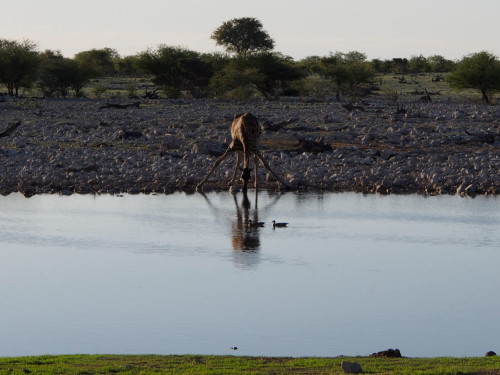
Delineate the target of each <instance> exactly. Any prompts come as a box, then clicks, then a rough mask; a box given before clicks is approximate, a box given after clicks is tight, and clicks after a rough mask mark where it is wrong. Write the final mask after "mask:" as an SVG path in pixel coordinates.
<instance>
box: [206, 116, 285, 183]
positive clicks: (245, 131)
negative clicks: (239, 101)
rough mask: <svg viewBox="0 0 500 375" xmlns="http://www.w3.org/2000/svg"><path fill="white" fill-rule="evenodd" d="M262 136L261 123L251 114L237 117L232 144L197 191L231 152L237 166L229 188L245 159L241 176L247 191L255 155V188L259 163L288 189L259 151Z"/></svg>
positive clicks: (232, 129) (232, 132) (234, 121)
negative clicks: (251, 163) (252, 159)
mask: <svg viewBox="0 0 500 375" xmlns="http://www.w3.org/2000/svg"><path fill="white" fill-rule="evenodd" d="M261 134H262V130H261V128H260V125H259V121H258V120H257V117H255V116H254V115H252V114H251V113H248V112H247V113H243V114H239V115H236V116H235V118H234V120H233V122H232V124H231V138H232V141H231V144H230V145H229V147H228V148H227V149H226V151H225V152H224V153H223V154H222V156H221V157H219V158H218V159H217V160H216V161H215V164H214V165H213V167H212V169H210V171H209V172H208V173H207V175H206V176H205V178H203V180H201V181H200V182H199V183H198V185H196V189H197V190H199V189H202V188H203V185H204V184H205V182H206V181H207V180H208V178H209V177H210V175H211V174H212V173H213V172H214V171H215V169H216V168H217V167H218V166H219V165H220V163H222V161H223V160H224V159H226V158H227V157H228V156H229V154H230V153H231V152H236V157H237V159H236V165H235V168H234V172H233V178H232V179H231V182H230V183H229V184H228V186H232V185H233V183H234V181H235V180H236V174H237V172H238V168H239V166H240V164H241V159H242V158H243V170H242V171H243V172H242V174H241V180H242V181H243V188H242V190H243V191H244V192H246V191H247V187H248V181H249V180H250V168H249V164H250V156H251V154H253V155H254V165H255V181H254V183H255V188H256V189H257V187H258V181H257V180H258V179H257V167H258V164H259V161H260V162H261V163H262V164H263V165H264V167H266V168H267V169H268V170H269V171H270V172H271V173H272V174H273V176H274V177H275V178H276V179H277V180H278V181H279V182H280V183H281V184H282V185H285V186H286V187H288V184H287V183H286V182H284V181H283V180H282V179H281V178H280V177H279V176H278V175H277V174H276V173H275V172H274V171H273V170H272V169H271V167H270V166H269V164H268V163H267V162H266V160H265V159H264V158H263V157H262V154H261V153H260V152H259V150H257V146H258V144H259V137H260V135H261Z"/></svg>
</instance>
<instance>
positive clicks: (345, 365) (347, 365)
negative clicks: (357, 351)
mask: <svg viewBox="0 0 500 375" xmlns="http://www.w3.org/2000/svg"><path fill="white" fill-rule="evenodd" d="M341 366H342V371H344V374H361V373H362V372H363V369H362V368H361V365H360V364H359V363H357V362H348V361H342V364H341Z"/></svg>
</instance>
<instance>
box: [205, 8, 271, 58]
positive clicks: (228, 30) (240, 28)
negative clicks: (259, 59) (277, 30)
mask: <svg viewBox="0 0 500 375" xmlns="http://www.w3.org/2000/svg"><path fill="white" fill-rule="evenodd" d="M210 38H211V39H213V40H215V42H216V44H217V45H218V46H223V47H224V48H225V49H226V51H227V52H228V53H235V54H237V55H246V54H248V53H252V52H264V51H271V50H272V49H273V48H274V40H273V39H272V38H271V37H270V36H269V34H268V33H267V32H266V31H265V30H263V28H262V23H261V22H260V21H259V20H258V19H256V18H250V17H243V18H234V19H232V20H230V21H226V22H224V23H223V24H222V25H221V26H219V27H218V28H217V29H216V30H215V31H214V32H213V33H212V35H211V36H210Z"/></svg>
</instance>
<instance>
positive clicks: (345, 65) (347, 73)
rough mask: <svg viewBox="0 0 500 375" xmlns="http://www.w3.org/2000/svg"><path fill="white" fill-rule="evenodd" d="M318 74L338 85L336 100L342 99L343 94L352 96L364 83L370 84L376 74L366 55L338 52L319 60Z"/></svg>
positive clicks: (356, 52) (353, 52)
mask: <svg viewBox="0 0 500 375" xmlns="http://www.w3.org/2000/svg"><path fill="white" fill-rule="evenodd" d="M315 71H316V73H318V74H320V75H321V76H323V77H325V78H327V79H329V80H331V81H332V82H334V83H335V84H336V95H335V96H336V98H337V100H340V99H341V93H342V92H350V93H351V94H353V93H354V91H355V90H356V89H357V88H358V87H359V86H360V85H361V84H364V83H368V82H370V81H371V80H372V79H373V77H374V73H373V70H372V68H371V65H370V63H369V62H368V61H367V60H366V55H365V54H364V53H361V52H358V51H351V52H348V53H342V52H336V53H335V54H332V53H330V55H329V56H327V57H323V58H321V59H319V61H318V62H317V65H316V67H315Z"/></svg>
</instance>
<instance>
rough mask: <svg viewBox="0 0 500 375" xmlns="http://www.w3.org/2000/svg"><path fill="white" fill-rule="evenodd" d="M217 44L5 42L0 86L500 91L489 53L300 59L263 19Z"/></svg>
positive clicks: (240, 24) (217, 35) (212, 92)
mask: <svg viewBox="0 0 500 375" xmlns="http://www.w3.org/2000/svg"><path fill="white" fill-rule="evenodd" d="M211 39H213V40H214V41H215V42H216V44H217V45H220V46H222V47H224V49H225V50H226V52H225V53H218V52H215V53H198V52H195V51H191V50H189V49H186V48H183V47H174V46H168V45H160V46H158V47H157V48H154V49H147V50H146V51H143V52H140V53H138V54H137V55H134V56H126V57H121V56H120V55H119V54H118V53H117V51H116V50H114V49H112V48H104V49H92V50H89V51H83V52H80V53H77V54H76V55H75V56H74V57H73V58H67V57H64V56H62V55H61V53H60V52H59V51H50V50H46V51H43V52H40V51H38V49H37V45H36V44H35V43H34V42H32V41H29V40H24V41H14V40H4V39H0V83H1V84H3V85H5V87H6V89H7V94H8V95H11V96H18V95H19V94H20V90H21V89H37V90H38V91H39V92H40V93H41V95H43V96H44V97H67V96H69V95H74V96H77V97H78V96H83V95H84V94H83V88H84V87H86V86H87V85H89V83H90V82H91V80H92V79H98V78H100V77H105V76H116V77H147V78H150V79H151V81H152V82H153V83H154V84H155V85H156V86H157V87H158V88H159V89H161V92H162V94H163V96H164V97H168V98H178V97H185V96H189V97H194V98H202V97H214V98H224V97H230V98H240V99H245V98H249V97H251V96H254V95H260V96H262V97H265V98H267V99H272V98H276V97H279V96H282V95H294V96H296V95H311V94H315V93H316V94H331V95H334V96H336V97H337V99H338V100H341V98H342V97H343V96H351V95H352V96H356V95H360V94H362V93H363V91H364V90H366V89H367V87H369V86H370V85H372V83H373V81H374V78H375V77H376V75H377V74H395V75H399V76H404V75H418V74H422V73H451V74H450V75H449V77H448V78H447V80H448V81H449V82H450V83H451V84H452V85H453V86H454V87H457V88H473V89H477V90H479V91H480V92H481V94H482V97H483V99H484V100H485V101H489V100H490V97H491V94H493V93H494V92H496V91H499V90H500V62H499V60H498V58H497V57H496V56H494V55H493V54H491V53H489V52H486V51H482V52H479V53H475V54H471V55H468V56H465V57H464V58H463V59H462V60H460V61H452V60H448V59H446V58H444V57H443V56H440V55H434V56H429V57H424V56H422V55H419V56H412V57H411V58H409V59H407V58H393V59H389V60H381V59H373V60H371V61H369V60H368V59H367V58H366V55H365V54H363V53H361V52H358V51H351V52H347V53H343V52H335V53H330V54H329V55H328V56H310V57H307V58H305V59H302V60H300V61H294V60H293V59H292V58H291V57H288V56H285V55H283V54H282V53H280V52H276V51H274V41H273V40H272V38H271V37H270V36H269V34H268V33H267V32H266V31H265V30H264V29H263V27H262V24H261V23H260V21H259V20H257V19H255V18H236V19H232V20H230V21H227V22H224V23H223V24H222V25H221V26H220V27H219V28H217V29H216V30H215V31H214V32H213V33H212V35H211Z"/></svg>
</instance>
